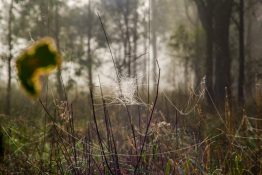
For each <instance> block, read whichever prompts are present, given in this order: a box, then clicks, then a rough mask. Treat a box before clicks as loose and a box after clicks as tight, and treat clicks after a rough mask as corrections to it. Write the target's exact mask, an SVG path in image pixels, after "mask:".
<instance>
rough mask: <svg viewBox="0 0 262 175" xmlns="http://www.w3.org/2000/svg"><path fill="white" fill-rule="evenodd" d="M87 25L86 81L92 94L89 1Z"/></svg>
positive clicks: (89, 5)
mask: <svg viewBox="0 0 262 175" xmlns="http://www.w3.org/2000/svg"><path fill="white" fill-rule="evenodd" d="M88 24H89V26H88V27H87V60H88V61H87V64H88V65H87V68H88V79H89V81H88V82H89V84H88V85H89V88H90V89H91V90H92V92H93V59H92V53H91V38H92V25H93V19H92V14H91V0H89V4H88Z"/></svg>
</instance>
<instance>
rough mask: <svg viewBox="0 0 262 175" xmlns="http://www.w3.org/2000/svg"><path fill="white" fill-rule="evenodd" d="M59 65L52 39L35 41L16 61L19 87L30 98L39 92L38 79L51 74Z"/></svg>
mask: <svg viewBox="0 0 262 175" xmlns="http://www.w3.org/2000/svg"><path fill="white" fill-rule="evenodd" d="M60 64H61V57H60V54H59V53H58V50H57V48H56V45H55V42H54V40H53V39H52V38H49V37H46V38H42V39H40V40H38V41H36V42H35V43H34V44H33V45H32V46H31V47H29V48H28V49H26V50H25V51H24V52H23V53H22V54H21V55H20V56H19V57H18V58H17V61H16V67H17V73H18V78H19V80H20V83H21V86H22V87H23V88H24V89H25V91H26V92H27V93H28V94H29V95H30V96H32V97H38V96H39V95H40V92H41V82H40V77H41V76H42V75H46V74H49V73H51V72H52V71H53V70H54V69H55V68H57V67H59V66H60Z"/></svg>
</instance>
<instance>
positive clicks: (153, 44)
mask: <svg viewBox="0 0 262 175" xmlns="http://www.w3.org/2000/svg"><path fill="white" fill-rule="evenodd" d="M156 10H157V7H156V0H152V50H153V59H152V64H153V82H154V84H156V82H157V78H156V75H157V70H156V69H157V67H156V59H157V34H156V28H157V22H156V15H157V13H156ZM154 87H155V86H154Z"/></svg>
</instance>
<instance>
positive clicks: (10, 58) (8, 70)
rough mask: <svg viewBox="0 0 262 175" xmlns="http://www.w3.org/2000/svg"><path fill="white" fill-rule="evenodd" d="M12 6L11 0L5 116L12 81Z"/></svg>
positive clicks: (8, 112) (7, 109) (8, 111)
mask: <svg viewBox="0 0 262 175" xmlns="http://www.w3.org/2000/svg"><path fill="white" fill-rule="evenodd" d="M13 5H14V1H13V0H11V3H10V7H9V19H8V50H9V56H8V59H7V73H8V80H7V89H6V90H7V91H6V107H5V114H6V115H10V114H11V109H10V108H11V81H12V72H11V71H12V69H11V61H12V58H13V55H12V49H13V43H12V42H13V40H12V22H13Z"/></svg>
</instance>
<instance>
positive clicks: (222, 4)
mask: <svg viewBox="0 0 262 175" xmlns="http://www.w3.org/2000/svg"><path fill="white" fill-rule="evenodd" d="M232 7H233V0H223V1H219V2H216V7H215V13H214V33H215V35H214V36H215V37H214V41H215V49H214V55H215V60H216V62H215V84H214V91H215V99H216V103H217V105H218V106H219V107H220V108H221V109H224V102H225V101H224V99H225V96H226V92H225V88H226V87H227V89H228V95H229V99H230V95H231V78H230V76H231V75H230V70H231V58H230V47H229V27H230V20H231V12H232Z"/></svg>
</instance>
